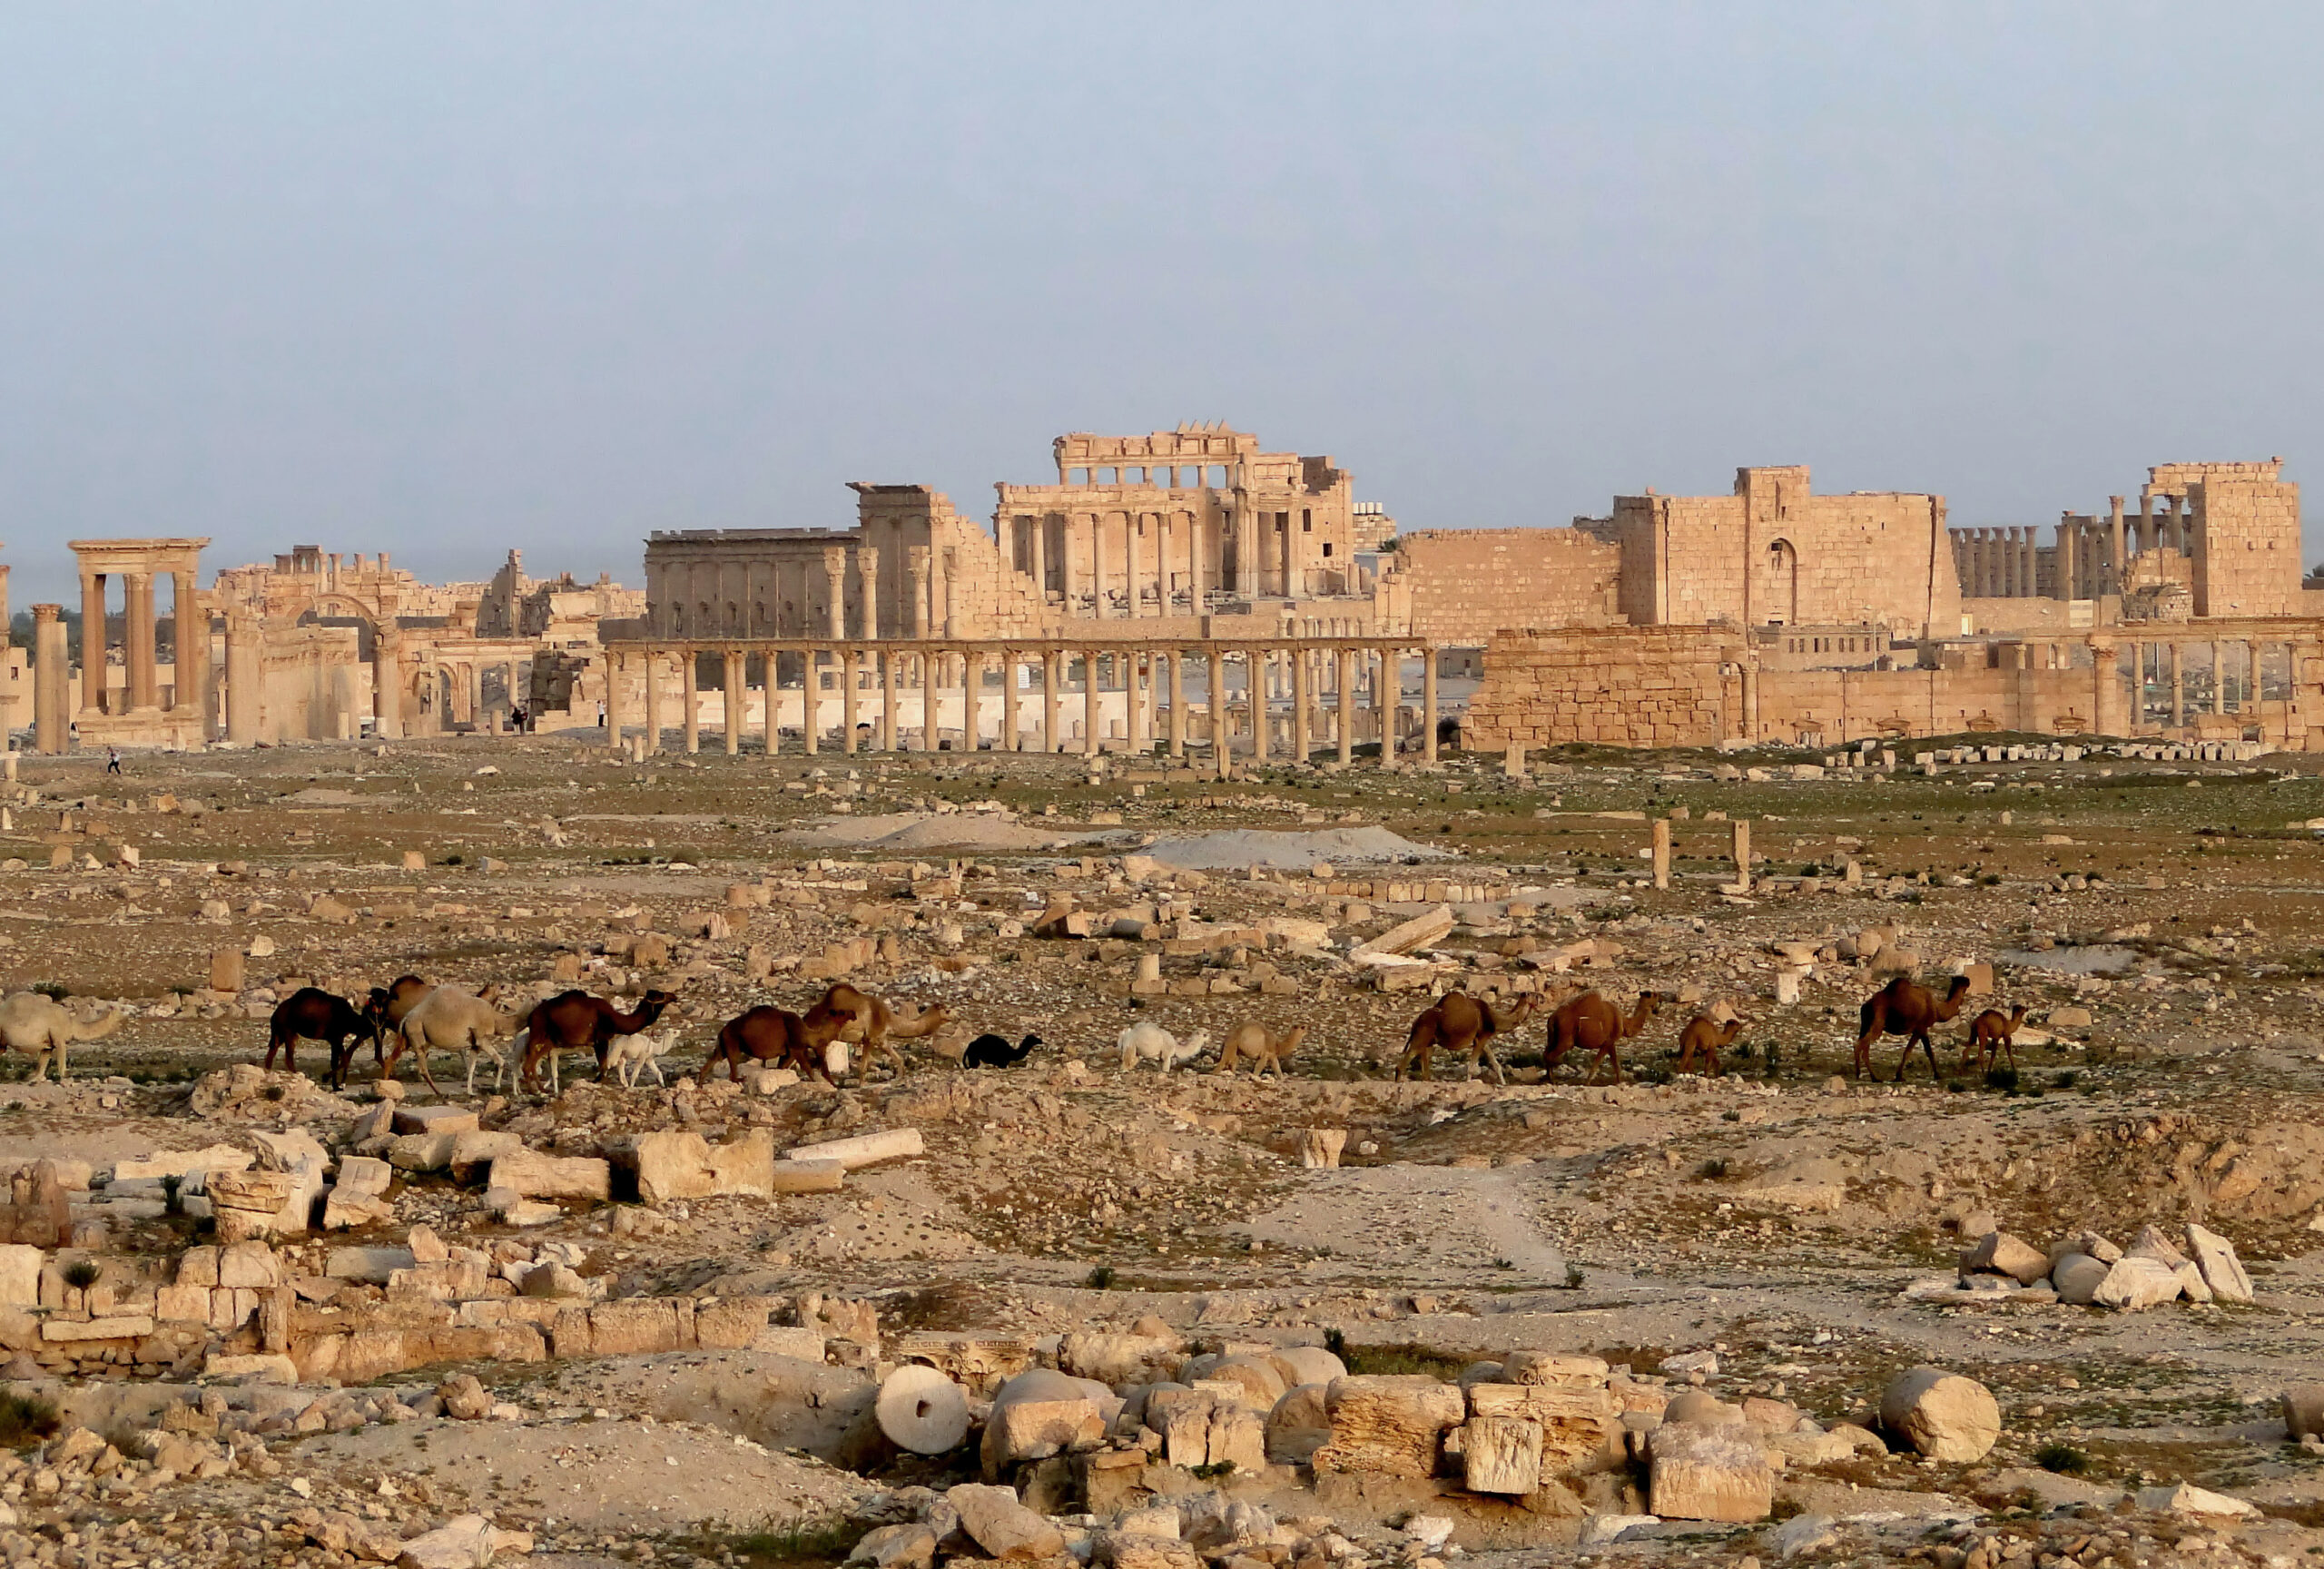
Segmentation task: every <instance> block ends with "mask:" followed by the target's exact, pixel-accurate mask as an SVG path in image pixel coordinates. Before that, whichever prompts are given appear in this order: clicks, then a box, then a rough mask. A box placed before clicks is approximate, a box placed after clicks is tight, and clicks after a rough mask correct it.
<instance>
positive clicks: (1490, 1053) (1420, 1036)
mask: <svg viewBox="0 0 2324 1569" xmlns="http://www.w3.org/2000/svg"><path fill="white" fill-rule="evenodd" d="M1540 1006H1541V998H1540V997H1539V996H1536V995H1531V994H1529V995H1527V996H1524V997H1521V998H1519V999H1518V1001H1517V1006H1516V1007H1514V1008H1512V1009H1511V1010H1510V1011H1508V1012H1506V1013H1501V1012H1496V1011H1494V1010H1493V1006H1492V1003H1490V1002H1485V1001H1483V1000H1482V998H1477V997H1472V996H1470V995H1469V994H1468V993H1467V992H1446V993H1445V994H1444V995H1443V996H1442V997H1439V998H1438V999H1437V1000H1436V1001H1435V1002H1433V1003H1432V1004H1431V1005H1430V1006H1429V1008H1428V1009H1427V1011H1424V1012H1423V1013H1422V1014H1421V1016H1420V1017H1419V1018H1417V1019H1415V1020H1413V1028H1412V1033H1411V1034H1409V1035H1407V1036H1405V1037H1404V1050H1403V1055H1402V1056H1400V1057H1398V1058H1397V1059H1396V1072H1395V1077H1397V1078H1399V1079H1402V1078H1403V1077H1404V1076H1405V1075H1406V1074H1407V1073H1410V1074H1411V1075H1412V1077H1413V1078H1415V1079H1426V1078H1427V1077H1429V1058H1430V1057H1431V1055H1432V1054H1433V1053H1434V1051H1436V1049H1437V1048H1438V1047H1440V1046H1442V1047H1443V1048H1444V1050H1445V1051H1448V1052H1452V1051H1466V1052H1467V1053H1468V1054H1469V1071H1468V1074H1467V1077H1469V1078H1471V1079H1473V1078H1475V1077H1476V1076H1477V1063H1478V1062H1479V1061H1480V1060H1482V1061H1484V1062H1485V1063H1487V1064H1489V1065H1490V1066H1491V1067H1492V1081H1493V1082H1494V1083H1496V1084H1506V1083H1508V1082H1509V1075H1508V1073H1507V1072H1506V1071H1503V1069H1502V1065H1501V1055H1500V1053H1499V1052H1497V1051H1494V1050H1493V1049H1492V1041H1493V1037H1494V1036H1496V1035H1499V1034H1501V1033H1502V1031H1508V1030H1514V1029H1516V1028H1517V1027H1518V1026H1519V1025H1521V1024H1522V1023H1524V1022H1525V1021H1527V1020H1528V1019H1531V1017H1532V1016H1533V1011H1534V1010H1535V1009H1536V1008H1539V1007H1540Z"/></svg>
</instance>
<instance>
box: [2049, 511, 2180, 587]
mask: <svg viewBox="0 0 2324 1569" xmlns="http://www.w3.org/2000/svg"><path fill="white" fill-rule="evenodd" d="M2106 499H2107V513H2106V516H2105V517H2104V518H2093V517H2089V516H2087V515H2083V514H2077V513H2073V512H2068V513H2065V514H2063V516H2062V517H2061V518H2059V520H2058V581H2059V582H2060V583H2061V584H2063V585H2066V586H2067V587H2066V588H2065V589H2064V590H2063V597H2067V598H2073V599H2094V598H2096V597H2099V596H2100V595H2102V594H2119V593H2121V592H2122V584H2123V581H2124V578H2125V577H2126V576H2127V574H2128V571H2129V567H2130V562H2131V558H2132V556H2136V555H2144V554H2145V553H2146V552H2148V551H2150V550H2175V551H2177V552H2179V553H2180V554H2181V555H2182V556H2192V555H2193V554H2194V553H2195V544H2196V539H2197V538H2198V536H2199V535H2200V534H2201V531H2202V526H2201V522H2200V520H2199V519H2198V518H2196V516H2195V510H2194V505H2193V503H2192V502H2191V500H2190V499H2189V498H2187V497H2184V496H2142V497H2140V498H2139V509H2138V510H2137V511H2136V512H2131V511H2129V510H2128V509H2127V508H2125V506H2124V504H2123V500H2122V497H2120V496H2110V497H2108V498H2106Z"/></svg>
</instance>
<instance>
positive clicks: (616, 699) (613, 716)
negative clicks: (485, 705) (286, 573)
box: [226, 617, 623, 751]
mask: <svg viewBox="0 0 2324 1569" xmlns="http://www.w3.org/2000/svg"><path fill="white" fill-rule="evenodd" d="M622 664H623V658H622V656H621V655H619V654H616V653H615V652H613V651H612V650H611V649H607V650H606V745H608V746H611V747H613V748H615V750H616V751H618V750H619V749H620V747H621V676H622ZM226 679H227V681H228V682H229V683H230V686H229V689H228V691H227V694H226V697H227V709H226V715H227V718H226V727H227V730H228V731H229V733H230V734H231V731H232V729H233V696H234V695H233V692H232V690H231V686H238V685H240V683H238V682H235V681H234V623H233V621H232V619H231V617H230V618H229V619H228V620H227V622H226ZM435 679H436V678H435V677H434V676H429V677H428V684H429V689H430V690H431V691H432V690H433V689H434V685H435ZM443 727H444V716H443V715H441V714H438V715H437V716H436V728H437V729H438V730H439V731H440V730H442V729H443Z"/></svg>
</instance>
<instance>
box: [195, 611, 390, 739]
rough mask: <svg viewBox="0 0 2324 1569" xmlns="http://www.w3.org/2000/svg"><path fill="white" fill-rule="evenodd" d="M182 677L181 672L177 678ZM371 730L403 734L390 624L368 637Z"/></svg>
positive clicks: (206, 650)
mask: <svg viewBox="0 0 2324 1569" xmlns="http://www.w3.org/2000/svg"><path fill="white" fill-rule="evenodd" d="M178 619H179V627H180V630H179V632H178V663H179V665H180V666H181V668H182V666H183V665H184V663H185V632H184V630H183V627H184V619H185V618H184V614H183V612H180V614H179V618H178ZM209 620H210V618H209V617H207V616H204V617H202V673H203V675H204V676H205V677H206V676H208V674H209V670H210V627H209ZM179 678H180V679H181V680H182V679H183V678H184V677H183V676H182V675H181V676H180V677H179ZM203 711H204V712H205V713H206V712H208V698H207V696H205V697H204V699H203ZM371 730H372V733H373V734H374V735H378V736H379V737H380V738H381V739H382V740H388V741H392V740H394V739H396V738H397V737H399V736H400V735H402V734H403V632H402V629H401V628H399V627H396V626H395V625H394V624H393V618H392V617H390V618H389V625H388V626H386V627H381V628H380V629H379V631H378V632H376V633H374V634H373V635H372V639H371Z"/></svg>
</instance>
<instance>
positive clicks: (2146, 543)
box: [2138, 496, 2156, 555]
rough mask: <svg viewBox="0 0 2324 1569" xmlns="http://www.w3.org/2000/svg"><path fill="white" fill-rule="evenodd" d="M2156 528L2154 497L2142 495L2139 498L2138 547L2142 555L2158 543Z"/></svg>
mask: <svg viewBox="0 0 2324 1569" xmlns="http://www.w3.org/2000/svg"><path fill="white" fill-rule="evenodd" d="M2154 529H2155V516H2154V498H2153V497H2152V496H2141V497H2140V498H2139V528H2138V548H2139V551H2140V553H2141V554H2142V555H2143V554H2144V553H2145V552H2147V551H2149V550H2152V549H2153V548H2154V547H2155V544H2156V536H2155V531H2154Z"/></svg>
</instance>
